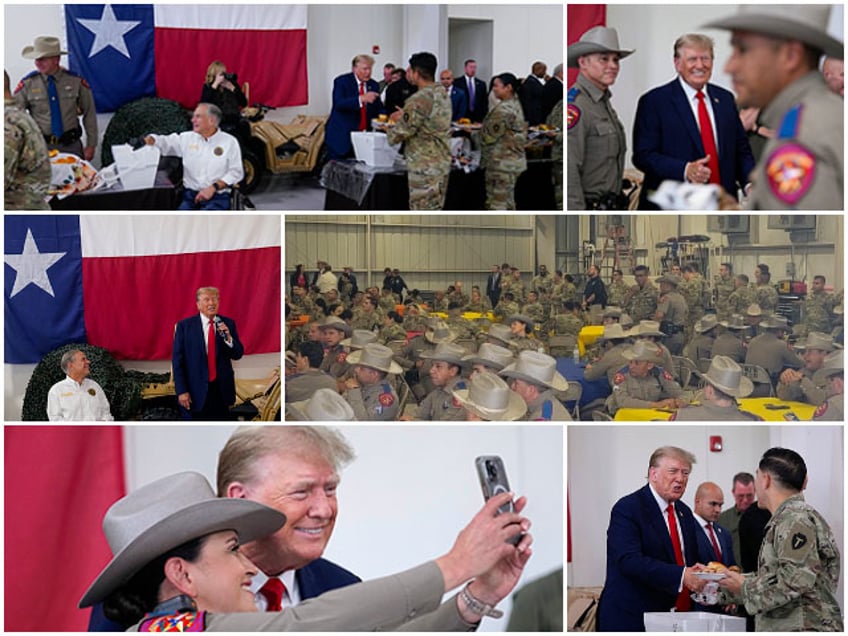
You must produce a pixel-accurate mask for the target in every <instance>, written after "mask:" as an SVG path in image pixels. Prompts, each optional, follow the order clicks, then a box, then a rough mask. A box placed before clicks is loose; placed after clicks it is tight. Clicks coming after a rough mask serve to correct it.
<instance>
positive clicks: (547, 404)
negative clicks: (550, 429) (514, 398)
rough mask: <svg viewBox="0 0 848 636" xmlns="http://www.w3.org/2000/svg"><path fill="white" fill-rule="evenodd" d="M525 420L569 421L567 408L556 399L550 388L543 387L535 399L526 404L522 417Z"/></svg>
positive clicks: (570, 418) (569, 415)
mask: <svg viewBox="0 0 848 636" xmlns="http://www.w3.org/2000/svg"><path fill="white" fill-rule="evenodd" d="M522 419H523V420H525V421H527V422H570V421H571V420H572V417H571V414H570V413H569V412H568V409H566V408H565V406H563V404H562V402H560V401H559V400H558V399H556V396H554V392H553V390H551V389H545V390H544V391H542V392H541V393H540V394H539V397H537V398H536V399H535V400H533V401H532V402H530V403H529V404H527V414H526V415H525V416H524V417H523V418H522Z"/></svg>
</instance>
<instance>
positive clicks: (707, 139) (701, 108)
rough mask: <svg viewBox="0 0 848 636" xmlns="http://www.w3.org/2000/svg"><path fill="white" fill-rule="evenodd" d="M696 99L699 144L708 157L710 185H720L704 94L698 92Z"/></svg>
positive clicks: (716, 153) (711, 129)
mask: <svg viewBox="0 0 848 636" xmlns="http://www.w3.org/2000/svg"><path fill="white" fill-rule="evenodd" d="M697 98H698V125H699V126H700V127H701V142H702V143H703V144H704V152H705V153H707V154H708V155H709V156H710V160H709V161H708V162H707V166H709V168H710V183H721V179H720V178H719V174H718V150H717V149H716V144H715V137H714V136H713V125H712V124H711V123H710V114H709V113H708V112H707V105H706V104H705V103H704V92H703V91H698V94H697Z"/></svg>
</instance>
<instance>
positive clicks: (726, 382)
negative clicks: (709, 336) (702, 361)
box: [695, 356, 754, 398]
mask: <svg viewBox="0 0 848 636" xmlns="http://www.w3.org/2000/svg"><path fill="white" fill-rule="evenodd" d="M695 373H696V374H697V375H699V376H701V377H702V378H704V380H706V381H707V382H709V383H710V384H711V385H713V386H714V387H715V388H717V389H718V390H719V391H721V392H722V393H726V394H727V395H732V396H733V397H739V398H743V397H745V396H746V395H751V391H753V390H754V383H753V382H751V380H750V379H748V378H746V377H745V374H744V373H743V371H742V367H740V366H739V365H738V364H737V363H736V362H735V361H734V360H732V359H731V358H728V357H727V356H715V357H714V358H713V359H712V360H710V368H709V369H707V372H706V373H701V372H699V371H696V372H695Z"/></svg>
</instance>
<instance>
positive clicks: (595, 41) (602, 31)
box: [568, 26, 633, 68]
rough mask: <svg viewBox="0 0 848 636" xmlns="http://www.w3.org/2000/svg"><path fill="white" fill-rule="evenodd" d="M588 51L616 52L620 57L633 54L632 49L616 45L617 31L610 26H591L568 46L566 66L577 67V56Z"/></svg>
mask: <svg viewBox="0 0 848 636" xmlns="http://www.w3.org/2000/svg"><path fill="white" fill-rule="evenodd" d="M589 53H618V57H619V58H620V59H624V58H625V57H627V56H628V55H632V54H633V49H622V48H621V47H620V46H619V45H618V31H616V30H615V29H613V28H610V27H604V26H596V27H592V28H591V29H589V30H588V31H586V33H584V34H583V35H581V36H580V39H579V40H578V41H577V42H575V43H574V44H570V45H569V46H568V68H576V67H577V58H579V57H580V56H581V55H588V54H589Z"/></svg>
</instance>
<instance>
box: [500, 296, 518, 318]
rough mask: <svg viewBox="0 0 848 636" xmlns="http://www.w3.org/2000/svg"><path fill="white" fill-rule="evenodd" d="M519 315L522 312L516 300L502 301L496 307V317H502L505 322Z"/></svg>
mask: <svg viewBox="0 0 848 636" xmlns="http://www.w3.org/2000/svg"><path fill="white" fill-rule="evenodd" d="M518 313H521V311H520V309H519V308H518V303H517V302H515V301H514V300H511V301H510V300H501V301H500V302H498V306H497V307H495V316H500V317H501V318H503V319H504V320H506V319H507V318H509V317H510V316H514V315H515V314H518Z"/></svg>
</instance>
